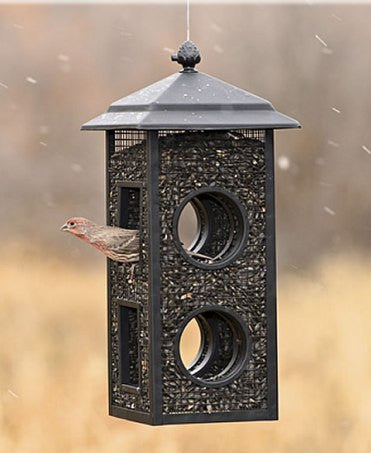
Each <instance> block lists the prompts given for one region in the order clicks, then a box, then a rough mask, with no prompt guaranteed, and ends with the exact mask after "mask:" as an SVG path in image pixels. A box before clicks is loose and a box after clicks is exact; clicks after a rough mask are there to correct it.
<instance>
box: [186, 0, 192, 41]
mask: <svg viewBox="0 0 371 453" xmlns="http://www.w3.org/2000/svg"><path fill="white" fill-rule="evenodd" d="M189 2H190V0H187V14H186V20H187V37H186V39H187V41H189V40H190V39H191V38H190V35H191V17H190V9H189Z"/></svg>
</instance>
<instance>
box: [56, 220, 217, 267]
mask: <svg viewBox="0 0 371 453" xmlns="http://www.w3.org/2000/svg"><path fill="white" fill-rule="evenodd" d="M61 231H67V232H68V233H71V234H73V235H74V236H76V237H78V238H80V239H82V240H83V241H85V242H87V243H88V244H91V245H92V246H93V247H95V248H97V249H98V250H100V251H101V252H103V253H104V254H105V255H106V256H108V258H111V260H113V261H119V262H120V263H134V262H137V261H139V231H138V230H127V229H125V228H119V227H112V226H103V225H97V224H96V223H94V222H92V221H90V220H88V219H84V218H83V217H71V218H70V219H68V220H67V222H66V223H65V224H64V225H62V226H61ZM185 251H186V252H187V253H188V255H190V256H194V257H197V258H202V259H206V260H208V261H209V262H212V261H214V258H211V257H209V256H206V255H202V254H201V253H197V252H192V251H191V250H186V249H185ZM132 271H133V269H132Z"/></svg>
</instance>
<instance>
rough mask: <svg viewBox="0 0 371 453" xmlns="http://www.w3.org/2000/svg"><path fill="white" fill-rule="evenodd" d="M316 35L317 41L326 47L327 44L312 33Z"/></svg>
mask: <svg viewBox="0 0 371 453" xmlns="http://www.w3.org/2000/svg"><path fill="white" fill-rule="evenodd" d="M314 36H315V37H316V39H318V41H319V42H320V43H321V44H322V45H323V46H325V47H328V46H327V43H326V42H325V41H324V40H323V39H322V38H321V37H320V36H318V35H314Z"/></svg>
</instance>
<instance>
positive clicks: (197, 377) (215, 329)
mask: <svg viewBox="0 0 371 453" xmlns="http://www.w3.org/2000/svg"><path fill="white" fill-rule="evenodd" d="M191 333H193V335H195V338H192V337H191V335H190V334H191ZM195 340H196V341H195ZM187 342H188V343H187ZM196 345H197V349H196V348H195V346H196ZM250 349H251V348H250V341H249V336H248V333H247V328H246V325H245V323H244V322H243V321H242V320H241V319H240V317H239V316H237V315H236V314H235V313H234V312H233V311H231V310H229V309H226V308H223V307H215V306H214V307H203V308H200V309H198V310H195V311H194V312H192V313H191V314H190V315H189V316H188V317H187V318H186V319H185V321H184V322H183V324H182V325H181V327H180V329H179V332H178V335H177V341H176V342H175V353H176V357H177V360H178V363H179V366H180V368H181V370H182V371H183V373H185V374H186V375H187V376H188V377H189V378H190V379H192V381H194V382H196V383H197V384H199V385H204V386H206V387H220V386H222V385H226V384H228V383H230V382H232V381H233V380H235V379H236V378H237V377H238V376H239V375H240V374H241V373H242V372H243V370H244V369H245V366H246V363H247V361H248V358H249V354H250Z"/></svg>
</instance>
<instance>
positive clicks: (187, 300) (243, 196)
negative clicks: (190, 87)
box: [159, 129, 268, 414]
mask: <svg viewBox="0 0 371 453" xmlns="http://www.w3.org/2000/svg"><path fill="white" fill-rule="evenodd" d="M159 135H160V139H159V147H160V159H161V160H160V180H161V186H160V221H161V231H162V238H161V281H162V286H161V300H162V309H161V313H162V323H163V325H162V328H163V344H162V357H163V364H162V373H163V413H164V414H190V413H213V412H231V411H240V410H255V409H265V408H267V391H268V388H267V362H266V357H267V324H266V314H265V310H266V291H267V286H266V265H267V264H266V241H265V227H266V218H265V212H266V205H265V183H266V180H265V131H260V130H257V131H254V130H240V129H238V130H232V131H229V130H228V131H191V132H188V131H187V132H181V131H178V132H177V131H171V132H170V133H169V132H168V131H161V132H160V134H159ZM208 188H210V189H208ZM213 188H219V189H221V190H223V191H225V192H222V193H226V194H230V195H231V197H232V196H233V197H235V198H237V199H238V201H239V203H241V205H242V206H243V208H244V210H245V211H246V212H247V218H248V240H247V243H246V244H245V245H244V247H243V251H242V254H241V255H240V256H234V255H233V253H232V254H231V255H230V257H231V259H230V260H229V261H228V262H225V263H224V264H223V263H221V264H222V266H221V267H220V268H213V267H212V266H213V264H212V263H210V262H208V261H207V260H202V259H198V258H197V257H194V256H193V257H192V256H189V257H187V254H181V253H179V247H177V246H176V244H175V241H174V236H173V230H172V229H173V222H174V214H175V212H176V209H177V208H178V207H179V205H180V204H181V203H182V200H184V199H187V197H189V196H190V194H191V193H193V191H195V190H196V191H197V190H202V189H204V190H210V194H212V190H213ZM207 193H208V192H206V194H207ZM231 200H232V199H231ZM222 201H223V200H222ZM223 202H224V201H223ZM231 203H232V204H233V202H232V201H231ZM226 204H227V203H226ZM227 208H228V206H227ZM230 211H231V212H232V213H233V212H234V211H233V208H232V207H231V208H230ZM208 215H209V216H210V215H211V216H215V219H216V221H217V222H216V224H217V226H218V228H216V229H215V228H212V227H211V228H210V225H211V224H210V222H209V228H208V230H207V233H206V239H205V244H208V246H207V247H205V248H204V249H202V248H201V249H200V251H202V252H204V253H205V254H210V255H213V254H214V253H217V251H218V250H219V249H220V246H223V247H224V245H223V244H225V241H226V237H227V236H228V237H229V231H230V230H231V229H232V230H233V229H236V228H237V227H238V225H239V224H238V222H237V221H235V220H234V219H233V215H231V216H230V218H228V216H226V215H225V213H224V211H223V209H222V207H221V204H218V203H216V204H214V205H213V206H211V208H210V210H209V213H208ZM228 222H229V223H228ZM200 231H202V228H198V234H199V233H200ZM207 235H209V236H211V237H208V236H207ZM233 238H236V240H237V239H238V237H237V236H236V235H234V234H233V235H232V239H233ZM196 242H197V241H196ZM230 247H232V248H233V247H234V242H233V240H231V242H230ZM195 261H198V262H197V263H195ZM200 262H202V265H201V263H200ZM200 307H203V308H206V307H207V310H208V313H210V318H209V321H208V324H209V326H210V328H211V329H214V337H215V338H216V337H218V341H217V343H218V345H217V346H215V347H216V348H217V349H215V350H210V348H209V346H208V345H207V344H205V343H204V344H203V347H204V350H202V351H200V358H199V361H198V362H197V363H196V368H197V372H194V370H192V368H191V369H189V370H188V372H187V371H184V368H182V366H180V364H179V360H178V358H177V338H178V337H179V335H180V332H179V330H180V326H181V325H182V324H183V323H184V322H185V319H187V318H188V317H189V316H192V314H193V313H194V312H195V311H197V310H198V309H199V308H200ZM213 307H214V308H213ZM217 307H220V308H223V309H226V310H230V313H231V315H232V316H233V314H234V315H235V316H237V317H239V318H240V319H241V320H242V322H243V325H244V326H245V328H246V331H247V332H248V335H249V339H250V340H251V347H250V348H249V354H250V355H249V360H248V362H247V364H246V366H244V369H243V372H242V374H240V375H239V376H238V377H236V378H234V379H232V381H228V382H227V383H226V382H225V380H224V377H226V376H228V371H226V370H228V366H230V364H231V360H232V351H233V349H232V343H233V341H235V338H236V337H234V335H233V334H232V330H231V329H229V328H226V327H225V325H224V322H225V321H224V320H223V319H222V318H219V317H218V316H217V315H216V312H215V314H214V311H213V310H216V308H217ZM205 328H206V327H205ZM174 345H175V346H174ZM206 350H207V351H209V358H208V359H207V360H205V356H206ZM241 353H242V351H241ZM201 363H204V365H203V366H204V369H202V368H201V369H200V364H201ZM192 373H193V374H192ZM222 378H223V379H222Z"/></svg>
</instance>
